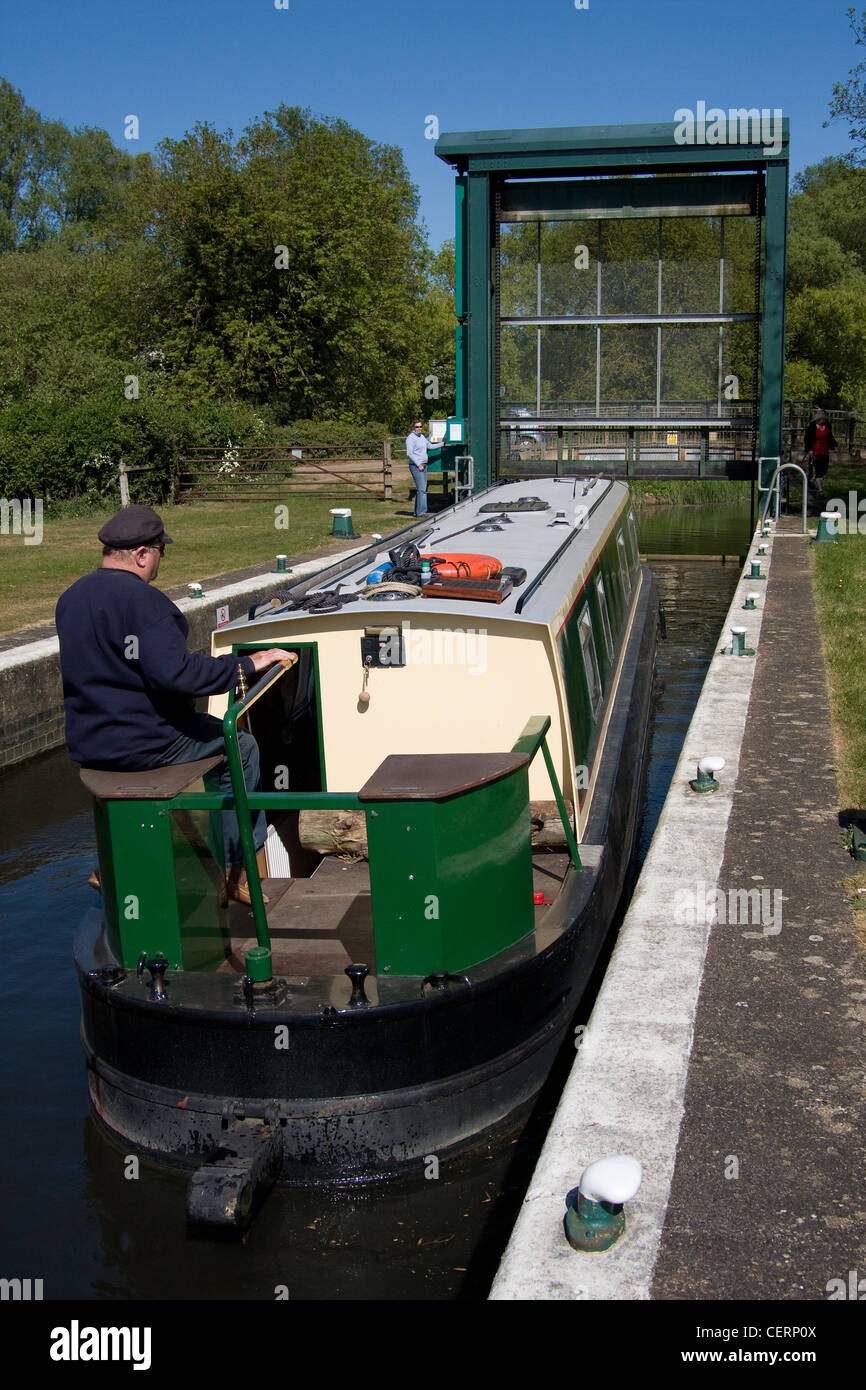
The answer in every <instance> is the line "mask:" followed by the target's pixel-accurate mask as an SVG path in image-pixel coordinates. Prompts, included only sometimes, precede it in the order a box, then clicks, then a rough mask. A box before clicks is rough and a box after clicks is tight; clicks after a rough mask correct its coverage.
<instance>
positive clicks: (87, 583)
mask: <svg viewBox="0 0 866 1390" xmlns="http://www.w3.org/2000/svg"><path fill="white" fill-rule="evenodd" d="M98 534H99V539H100V540H101V541H102V544H103V552H102V566H101V568H100V569H97V570H94V571H93V572H92V573H91V574H86V575H84V577H83V578H81V579H79V580H77V581H76V583H75V584H73V585H72V587H71V588H69V589H67V590H66V592H65V593H63V594H61V596H60V599H59V601H58V604H57V611H56V615H55V617H56V624H57V635H58V637H59V639H60V668H61V672H62V675H63V703H64V709H65V713H66V742H67V746H68V749H69V756H70V757H71V758H72V759H73V761H75V762H78V763H81V764H82V765H84V766H85V767H93V768H101V769H107V770H110V771H114V770H117V769H129V770H135V771H145V770H148V769H150V768H154V767H166V766H169V765H170V764H174V763H188V762H195V761H196V760H197V759H198V758H207V757H211V756H213V755H214V754H216V753H223V751H224V748H225V745H224V742H223V733H222V722H221V721H220V720H219V719H216V718H214V717H213V716H212V715H209V714H198V713H197V712H196V709H195V701H196V698H197V697H198V696H202V695H218V694H222V693H223V692H225V691H228V690H231V689H232V688H233V687H234V686H236V685H237V684H238V678H239V671H243V673H244V675H245V676H251V675H253V674H256V673H258V672H260V671H264V670H266V669H267V668H268V667H269V666H273V665H274V664H275V663H276V662H278V661H282V660H285V659H287V658H288V657H289V655H290V654H289V653H288V652H286V651H282V650H281V649H280V648H276V647H272V648H269V649H268V650H266V651H256V652H251V653H250V654H249V655H245V656H242V657H241V658H240V660H238V658H237V657H236V656H233V655H227V656H220V657H211V656H200V655H198V654H197V653H195V652H190V651H188V649H187V645H186V643H187V637H188V636H189V626H188V624H187V621H186V619H185V618H184V616H183V614H182V613H181V611H180V609H179V608H177V607H176V606H175V604H173V603H172V601H171V599H169V598H167V597H166V595H165V594H163V593H161V592H160V590H159V589H154V588H153V587H152V585H153V581H154V580H155V579H156V577H157V575H158V574H159V566H160V562H161V560H162V557H163V555H164V554H165V547H166V546H167V545H170V544H171V536H167V535H166V533H165V530H164V528H163V524H162V520H161V518H160V517H159V516H158V514H157V513H156V512H155V511H153V510H152V509H151V508H150V507H141V506H131V507H125V508H124V509H123V510H122V511H119V512H117V513H116V515H115V516H113V517H112V518H111V520H110V521H107V522H106V524H105V525H104V526H103V527H102V529H101V530H100V531H99V533H98ZM240 747H241V755H242V761H243V767H244V778H245V781H246V785H247V788H248V789H249V790H250V791H258V790H259V788H260V786H261V782H260V778H259V750H258V745H257V744H256V741H255V739H254V738H253V737H252V735H251V734H248V733H246V732H241V734H240ZM217 772H218V773H219V785H220V788H221V790H223V791H224V792H226V793H228V794H231V778H230V777H229V771H228V763H227V762H225V761H224V764H223V766H222V768H220V769H217ZM266 833H267V826H266V818H265V813H264V812H263V811H257V812H255V813H254V816H253V839H254V841H255V846H256V849H257V850H260V849H261V848H262V846H263V845H264V842H265V836H266ZM224 838H225V848H226V877H227V883H228V891H229V894H230V896H232V897H234V898H237V899H238V900H239V901H241V902H249V901H250V897H249V889H248V887H247V884H246V874H245V872H244V869H243V864H242V854H241V846H240V836H239V834H238V825H237V817H236V816H235V814H234V812H226V813H225V815H224Z"/></svg>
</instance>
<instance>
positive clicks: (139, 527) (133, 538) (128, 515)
mask: <svg viewBox="0 0 866 1390" xmlns="http://www.w3.org/2000/svg"><path fill="white" fill-rule="evenodd" d="M97 535H98V537H99V539H100V540H101V541H102V544H103V545H110V546H112V547H113V548H114V549H115V550H133V549H135V547H136V546H138V545H171V536H167V535H166V534H165V531H164V530H163V525H162V517H161V516H159V514H158V513H157V512H155V511H154V510H153V508H152V507H140V506H138V505H135V506H132V507H124V508H123V509H122V510H121V511H119V512H115V514H114V516H113V517H112V518H111V520H110V521H106V523H105V525H104V526H103V527H102V528H101V529H100V530H99V531H98V532H97Z"/></svg>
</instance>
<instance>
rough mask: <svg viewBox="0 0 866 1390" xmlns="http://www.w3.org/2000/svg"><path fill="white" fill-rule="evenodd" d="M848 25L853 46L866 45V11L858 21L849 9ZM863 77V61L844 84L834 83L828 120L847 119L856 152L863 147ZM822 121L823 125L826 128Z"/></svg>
mask: <svg viewBox="0 0 866 1390" xmlns="http://www.w3.org/2000/svg"><path fill="white" fill-rule="evenodd" d="M847 14H848V23H849V24H850V26H851V31H852V33H853V35H854V42H855V43H856V44H866V10H861V11H860V17H859V19H858V18H857V11H856V10H855V9H854V7H853V5H852V6H850V7H849V8H848V11H847ZM864 76H866V62H860V63H858V64H857V65H856V67H853V68H851V70H850V72H849V73H848V81H847V82H837V83H835V84H834V87H833V99H832V101H831V102H830V120H840V119H842V120H847V121H848V125H849V134H850V136H851V139H852V140H854V141H856V142H857V145H858V152H859V151H860V150H862V149H863V146H864V144H866V90H864V85H863V84H864ZM829 123H830V122H829V121H825V125H829Z"/></svg>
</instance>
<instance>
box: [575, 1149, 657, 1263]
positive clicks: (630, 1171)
mask: <svg viewBox="0 0 866 1390" xmlns="http://www.w3.org/2000/svg"><path fill="white" fill-rule="evenodd" d="M642 1180H643V1170H642V1168H641V1166H640V1164H639V1163H638V1161H637V1159H636V1158H632V1156H631V1154H614V1155H613V1157H612V1158H599V1159H597V1160H596V1162H595V1163H590V1165H589V1167H588V1168H584V1170H583V1172H582V1173H581V1175H580V1182H579V1183H578V1185H577V1187H573V1188H572V1189H571V1191H570V1192H569V1193H568V1195H567V1196H566V1199H565V1223H564V1224H565V1237H566V1240H567V1241H568V1243H569V1245H570V1246H571V1247H572V1249H574V1250H584V1251H587V1252H592V1251H598V1250H607V1249H609V1248H610V1246H611V1245H613V1244H614V1242H615V1241H617V1240H619V1238H620V1236H621V1235H622V1233H623V1231H624V1230H625V1212H624V1211H623V1209H622V1208H623V1204H624V1203H625V1202H628V1201H630V1200H631V1198H632V1197H633V1196H634V1195H635V1193H636V1192H637V1190H638V1188H639V1187H640V1185H641V1182H642Z"/></svg>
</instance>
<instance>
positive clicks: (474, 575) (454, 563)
mask: <svg viewBox="0 0 866 1390" xmlns="http://www.w3.org/2000/svg"><path fill="white" fill-rule="evenodd" d="M421 559H422V560H429V561H430V568H431V570H432V571H433V573H434V574H436V575H438V576H439V578H440V579H492V578H493V576H494V575H496V574H498V573H499V571H500V570H501V569H502V561H501V560H497V559H496V557H495V555H457V554H454V553H453V552H449V553H448V554H447V555H446V554H437V555H424V554H422V556H421Z"/></svg>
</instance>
